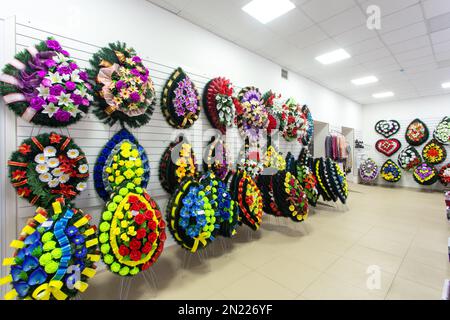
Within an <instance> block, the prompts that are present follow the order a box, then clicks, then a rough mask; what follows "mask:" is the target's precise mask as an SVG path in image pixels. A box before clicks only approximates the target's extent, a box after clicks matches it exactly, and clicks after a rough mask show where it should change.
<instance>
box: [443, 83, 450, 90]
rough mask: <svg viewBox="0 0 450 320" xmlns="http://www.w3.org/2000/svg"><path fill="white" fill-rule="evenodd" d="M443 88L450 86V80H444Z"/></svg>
mask: <svg viewBox="0 0 450 320" xmlns="http://www.w3.org/2000/svg"><path fill="white" fill-rule="evenodd" d="M442 88H444V89H448V88H450V82H444V83H443V84H442Z"/></svg>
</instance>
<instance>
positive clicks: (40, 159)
mask: <svg viewBox="0 0 450 320" xmlns="http://www.w3.org/2000/svg"><path fill="white" fill-rule="evenodd" d="M45 160H46V158H45V155H44V154H43V153H39V154H37V155H36V156H35V157H34V162H36V163H39V164H42V163H45Z"/></svg>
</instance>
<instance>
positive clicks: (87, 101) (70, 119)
mask: <svg viewBox="0 0 450 320" xmlns="http://www.w3.org/2000/svg"><path fill="white" fill-rule="evenodd" d="M3 73H4V74H2V75H1V76H0V95H2V96H3V98H4V101H5V104H7V105H8V107H9V109H11V111H13V112H14V113H15V114H16V115H18V116H20V117H22V118H23V119H24V120H26V121H28V122H32V123H34V124H37V125H43V126H49V127H64V126H68V125H70V124H72V123H75V122H77V121H78V120H80V119H81V117H82V116H83V115H85V114H86V113H87V112H88V109H89V106H90V105H91V101H93V96H92V91H91V85H90V84H89V83H88V75H87V73H86V72H85V71H82V70H81V69H80V68H79V67H78V65H77V64H76V63H75V61H74V60H72V59H71V58H69V53H68V52H67V51H66V50H64V49H62V47H61V45H60V44H59V42H58V41H56V40H54V39H53V38H48V39H47V40H46V41H42V42H40V43H39V44H38V45H36V46H35V47H28V48H27V49H26V50H23V51H21V52H19V53H17V54H16V55H15V57H14V59H13V61H11V62H10V63H9V64H7V65H6V66H5V67H4V68H3Z"/></svg>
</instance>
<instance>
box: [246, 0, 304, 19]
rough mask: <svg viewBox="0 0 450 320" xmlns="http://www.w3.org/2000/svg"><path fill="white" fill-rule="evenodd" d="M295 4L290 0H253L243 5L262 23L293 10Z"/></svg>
mask: <svg viewBox="0 0 450 320" xmlns="http://www.w3.org/2000/svg"><path fill="white" fill-rule="evenodd" d="M294 8H295V5H294V4H293V3H292V2H291V1H289V0H253V1H251V2H250V3H248V4H246V5H245V6H243V7H242V10H244V11H245V12H247V13H248V14H249V15H251V16H252V17H253V18H255V19H257V20H258V21H259V22H261V23H264V24H266V23H268V22H270V21H272V20H274V19H276V18H278V17H280V16H282V15H283V14H285V13H287V12H289V11H291V10H292V9H294Z"/></svg>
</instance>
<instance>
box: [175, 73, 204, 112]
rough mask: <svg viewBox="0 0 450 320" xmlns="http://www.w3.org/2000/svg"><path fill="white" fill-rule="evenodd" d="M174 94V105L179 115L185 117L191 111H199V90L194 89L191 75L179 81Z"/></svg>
mask: <svg viewBox="0 0 450 320" xmlns="http://www.w3.org/2000/svg"><path fill="white" fill-rule="evenodd" d="M174 94H175V97H174V99H173V106H174V108H175V113H176V114H177V116H179V117H184V116H185V115H186V114H187V113H189V112H191V113H196V112H197V110H198V109H199V102H198V97H197V92H196V91H195V90H194V87H193V86H192V81H191V79H190V78H189V77H186V78H184V79H183V80H181V81H179V82H178V86H177V88H176V89H175V90H174Z"/></svg>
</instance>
